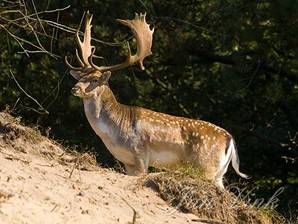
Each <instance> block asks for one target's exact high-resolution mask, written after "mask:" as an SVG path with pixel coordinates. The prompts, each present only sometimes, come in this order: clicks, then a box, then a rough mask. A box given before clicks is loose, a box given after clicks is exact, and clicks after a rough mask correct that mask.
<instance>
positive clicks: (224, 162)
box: [214, 147, 232, 189]
mask: <svg viewBox="0 0 298 224" xmlns="http://www.w3.org/2000/svg"><path fill="white" fill-rule="evenodd" d="M231 159H232V148H231V147H229V148H228V151H227V153H226V154H223V155H222V158H221V160H220V164H219V169H218V171H217V173H216V176H215V179H214V183H215V185H216V186H218V187H219V188H221V189H224V185H223V180H222V179H223V176H224V175H225V173H226V172H227V170H228V167H229V164H230V162H231Z"/></svg>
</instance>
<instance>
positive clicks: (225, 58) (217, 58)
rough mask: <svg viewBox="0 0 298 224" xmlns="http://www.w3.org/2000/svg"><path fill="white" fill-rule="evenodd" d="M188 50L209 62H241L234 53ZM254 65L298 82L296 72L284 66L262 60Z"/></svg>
mask: <svg viewBox="0 0 298 224" xmlns="http://www.w3.org/2000/svg"><path fill="white" fill-rule="evenodd" d="M187 50H188V51H189V52H188V53H190V54H193V53H194V52H195V53H196V55H193V56H195V57H200V58H203V59H205V60H207V61H209V62H218V63H221V64H226V65H232V66H237V65H239V64H241V63H240V61H238V60H236V59H235V57H233V55H216V54H209V53H206V52H202V51H196V50H194V49H193V48H192V49H187ZM242 56H243V55H242ZM247 64H251V62H250V61H248V60H247ZM252 67H253V68H254V69H255V68H258V69H260V70H263V71H265V72H268V73H271V74H275V75H279V76H280V77H283V78H287V79H288V80H290V81H292V82H294V83H298V76H297V75H296V74H294V73H293V72H290V71H286V70H284V69H282V68H280V69H277V68H274V67H272V66H270V65H268V64H267V63H266V62H261V63H260V62H254V63H252Z"/></svg>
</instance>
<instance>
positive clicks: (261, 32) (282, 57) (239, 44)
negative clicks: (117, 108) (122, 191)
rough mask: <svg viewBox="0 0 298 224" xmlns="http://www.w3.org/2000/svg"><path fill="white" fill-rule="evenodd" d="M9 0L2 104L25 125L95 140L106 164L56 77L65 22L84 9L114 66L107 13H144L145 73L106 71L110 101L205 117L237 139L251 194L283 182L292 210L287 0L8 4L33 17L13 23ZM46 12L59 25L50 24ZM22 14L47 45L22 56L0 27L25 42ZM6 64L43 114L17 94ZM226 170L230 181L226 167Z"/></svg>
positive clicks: (294, 82) (292, 52) (118, 36)
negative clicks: (149, 47) (147, 27)
mask: <svg viewBox="0 0 298 224" xmlns="http://www.w3.org/2000/svg"><path fill="white" fill-rule="evenodd" d="M15 2H16V3H17V2H19V1H15ZM20 2H22V1H20ZM13 3H14V1H3V2H2V3H0V4H1V5H0V29H1V31H2V32H1V33H0V35H1V39H0V42H1V45H0V48H1V51H0V52H1V53H0V54H1V56H0V58H1V64H0V67H1V71H2V72H1V75H0V86H1V89H2V91H1V92H0V106H1V109H4V108H5V107H6V106H7V105H9V106H10V108H11V109H12V110H13V113H15V114H17V115H21V116H22V117H24V118H25V119H26V120H27V122H28V123H35V124H38V125H40V126H43V127H51V128H52V131H51V134H52V137H54V138H56V139H60V140H61V141H63V143H64V144H71V145H73V144H77V145H80V144H81V145H83V146H88V147H91V148H94V150H95V151H97V152H100V153H99V154H100V156H99V160H100V161H101V162H102V163H103V164H108V165H112V164H113V159H112V156H111V155H110V154H109V153H108V152H107V151H106V150H105V147H104V146H103V144H102V143H101V141H100V140H99V139H98V138H96V137H95V134H94V133H93V132H92V130H91V128H90V127H89V124H88V123H87V121H86V119H85V116H84V114H83V109H82V103H81V102H80V100H79V99H78V98H75V97H73V96H71V94H70V88H71V87H72V85H73V84H74V83H75V80H73V79H72V78H71V77H70V76H69V75H66V74H67V71H66V68H65V65H64V62H63V60H62V59H63V57H64V55H74V46H75V40H74V35H73V29H71V28H72V27H73V28H76V27H77V26H78V24H79V23H80V18H81V15H82V14H83V11H85V10H90V11H91V12H92V13H93V14H94V21H93V22H94V25H93V33H94V36H95V37H96V40H94V42H93V44H94V45H96V46H97V54H99V55H101V56H103V57H104V58H105V60H104V61H103V60H102V61H100V60H99V59H98V61H97V63H98V64H99V63H107V64H115V63H117V62H119V61H120V60H121V59H122V58H123V56H124V55H125V47H123V46H122V45H123V44H122V43H123V41H124V40H126V39H129V38H130V34H127V33H128V32H127V29H126V28H124V27H122V26H120V25H118V24H117V23H116V22H115V21H114V19H115V18H132V17H133V13H134V12H139V11H147V13H148V20H149V21H150V23H151V24H153V25H154V26H155V30H156V31H155V34H154V45H153V55H152V56H151V57H149V58H148V59H147V60H146V61H145V67H146V68H147V70H146V71H145V72H144V71H140V70H139V69H138V68H137V67H133V68H129V69H126V70H123V71H119V72H117V73H115V75H114V76H112V80H111V82H110V84H111V87H112V89H113V90H114V93H115V94H116V95H117V96H118V98H119V101H121V102H123V103H125V104H130V105H132V104H135V105H139V106H143V107H147V108H150V109H154V110H157V111H161V112H165V113H170V114H173V115H180V116H187V117H192V118H195V119H203V120H208V121H210V122H213V123H215V124H217V125H219V126H221V127H224V128H225V129H227V130H229V131H230V132H231V133H232V134H233V136H234V137H235V139H236V142H237V146H238V150H239V154H240V159H241V169H242V170H243V171H245V172H246V173H248V174H250V175H251V176H252V177H253V178H252V179H251V180H250V181H249V182H248V183H247V184H248V186H250V187H251V188H254V187H256V188H257V193H256V195H255V197H256V198H258V197H270V196H271V195H272V194H273V193H274V192H275V191H276V189H278V188H280V187H285V191H284V192H283V195H282V201H281V202H280V210H284V211H287V210H288V207H290V208H291V209H292V210H293V212H294V211H295V209H297V198H298V192H297V189H298V188H297V184H298V176H297V150H298V149H297V148H298V147H297V137H298V130H297V127H298V118H297V116H296V115H297V114H298V106H297V105H298V74H297V73H298V38H297V33H298V26H297V21H298V20H297V12H298V10H297V8H298V4H297V3H298V1H297V0H286V1H244V0H238V1H235V0H212V1H202V0H180V1H156V0H153V1H149V0H143V1H141V0H139V1H136V0H134V1H115V0H104V1H97V0H94V1H85V2H84V3H82V1H58V0H52V1H39V2H35V4H33V3H34V2H33V1H31V2H30V1H28V2H26V3H25V2H24V3H23V5H21V6H20V5H16V6H15V7H18V9H19V10H20V11H22V12H24V10H25V8H26V10H27V11H26V13H27V14H28V15H30V14H32V16H31V17H30V18H32V20H28V21H26V20H24V16H23V17H21V18H23V19H21V20H16V19H17V18H18V16H20V14H13V13H9V14H7V13H6V14H4V13H3V12H4V11H7V7H8V6H9V7H10V9H15V8H11V7H12V5H11V4H13ZM68 4H70V5H71V6H70V8H67V9H65V10H62V11H54V12H52V13H43V14H40V15H39V14H38V15H39V18H37V14H36V11H43V12H44V11H47V10H52V9H58V8H59V9H62V8H65V7H67V6H68ZM24 5H25V6H26V7H25V8H24ZM24 13H25V12H24ZM3 18H5V19H3ZM49 20H50V21H56V22H59V23H61V24H64V25H66V26H67V27H68V28H67V29H66V28H65V29H62V26H59V27H57V26H56V27H55V26H52V25H51V24H53V23H48V22H46V21H49ZM11 21H12V22H11ZM28 23H29V24H31V27H32V28H34V30H35V34H38V37H40V41H41V42H42V46H43V47H44V49H45V50H46V52H42V53H34V52H27V53H28V55H29V56H26V54H24V49H23V48H22V47H21V45H20V44H19V43H18V42H17V41H16V39H14V38H12V36H11V35H9V33H7V31H10V32H11V33H13V34H15V35H17V36H19V37H22V38H23V39H26V40H28V41H30V42H32V43H35V44H36V43H38V42H36V41H37V39H36V36H35V35H34V32H33V30H32V29H31V28H30V26H28ZM26 24H27V25H26ZM41 24H42V25H41ZM3 27H5V29H4V28H3ZM28 27H29V28H28ZM58 28H59V29H58ZM45 33H46V34H48V35H45ZM24 46H25V47H26V49H29V50H30V51H33V50H36V49H35V48H34V46H31V45H30V46H27V45H24ZM38 46H39V45H38ZM19 52H23V53H19ZM10 71H11V72H13V74H14V75H15V77H16V80H17V81H18V83H19V84H20V85H21V87H22V88H23V89H24V90H25V91H26V92H27V93H28V94H30V95H31V96H32V97H34V98H35V99H36V100H37V101H38V102H39V103H40V104H41V105H42V107H43V108H44V109H45V110H46V111H48V112H49V114H46V113H45V112H44V110H42V109H41V108H40V107H39V106H38V105H37V104H36V103H35V102H34V101H33V100H32V99H30V98H29V97H27V96H26V95H25V94H24V92H23V91H22V90H21V89H20V88H19V87H18V86H17V85H16V82H15V81H14V80H13V79H12V76H11V73H10ZM120 73H121V74H120ZM228 179H229V182H233V181H236V180H237V179H236V175H233V174H232V172H231V174H229V176H228Z"/></svg>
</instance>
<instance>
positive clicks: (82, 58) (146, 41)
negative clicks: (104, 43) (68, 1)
mask: <svg viewBox="0 0 298 224" xmlns="http://www.w3.org/2000/svg"><path fill="white" fill-rule="evenodd" d="M91 21H92V15H91V14H90V13H89V12H87V13H86V16H85V32H84V39H83V41H81V39H80V37H79V29H80V27H79V28H78V30H77V32H76V40H77V43H78V45H79V51H78V50H76V56H77V60H78V62H79V64H80V67H74V66H72V65H71V64H70V63H69V62H68V60H67V57H65V63H66V65H67V66H68V67H69V68H70V73H71V74H72V75H74V76H75V77H82V76H84V75H85V74H87V73H89V72H90V71H93V70H97V71H100V72H105V71H114V70H119V69H122V68H125V67H128V66H130V65H133V64H135V63H139V65H140V68H141V69H142V70H144V69H145V67H144V65H143V60H144V59H145V58H146V57H147V56H149V55H151V54H152V52H151V47H152V38H153V32H154V29H150V26H149V24H147V22H146V13H144V14H142V13H140V14H137V13H136V15H135V18H134V19H133V20H128V19H127V20H121V19H117V21H118V22H120V23H121V24H123V25H126V26H128V27H129V28H130V29H131V31H132V33H133V35H134V37H135V38H136V41H137V52H136V53H135V54H134V55H131V50H130V47H129V43H128V56H127V58H126V60H125V61H124V62H122V63H120V64H117V65H111V66H97V65H95V64H94V63H93V61H92V58H93V57H94V53H95V47H94V46H92V45H91V27H92V25H91Z"/></svg>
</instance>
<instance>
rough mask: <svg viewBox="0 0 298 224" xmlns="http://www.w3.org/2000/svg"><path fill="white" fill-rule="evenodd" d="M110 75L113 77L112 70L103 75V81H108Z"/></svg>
mask: <svg viewBox="0 0 298 224" xmlns="http://www.w3.org/2000/svg"><path fill="white" fill-rule="evenodd" d="M110 77H111V72H110V71H107V72H104V73H103V74H102V75H101V80H102V81H103V83H108V81H109V79H110Z"/></svg>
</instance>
